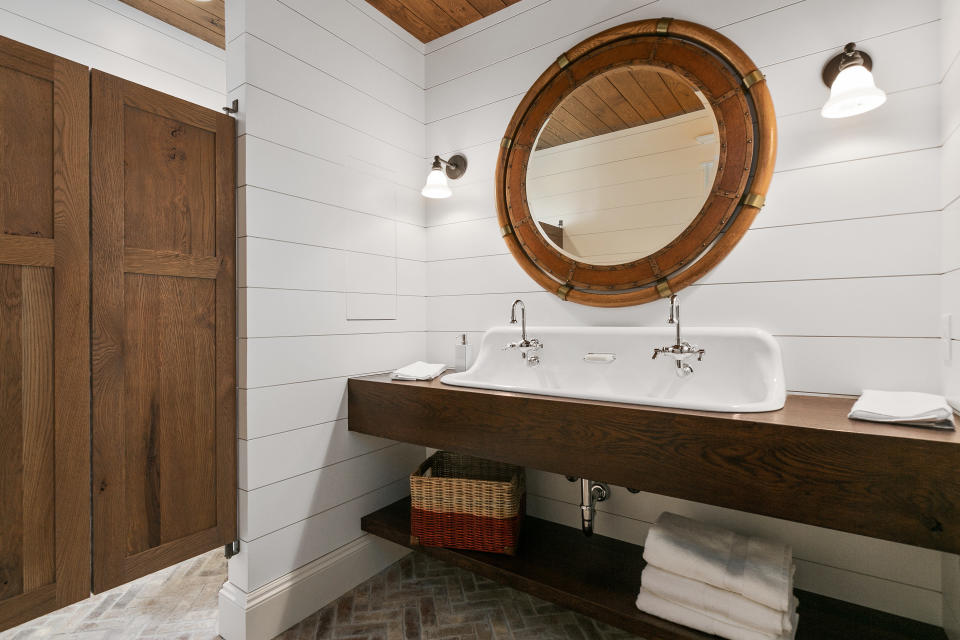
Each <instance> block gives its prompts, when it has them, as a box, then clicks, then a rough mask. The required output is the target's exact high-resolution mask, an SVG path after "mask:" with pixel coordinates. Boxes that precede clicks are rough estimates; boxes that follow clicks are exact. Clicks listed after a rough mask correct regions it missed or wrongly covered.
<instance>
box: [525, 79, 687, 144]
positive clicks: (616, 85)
mask: <svg viewBox="0 0 960 640" xmlns="http://www.w3.org/2000/svg"><path fill="white" fill-rule="evenodd" d="M700 109H703V104H702V103H701V102H700V100H699V98H697V96H696V94H694V90H693V87H691V86H690V85H689V84H687V83H686V81H684V80H681V79H680V78H679V77H677V76H675V75H674V74H672V73H670V72H669V71H663V70H658V69H656V68H654V67H620V68H618V69H613V70H611V71H607V72H606V73H603V74H601V75H599V76H597V77H595V78H592V79H591V80H589V81H588V82H586V83H584V84H583V85H581V86H580V87H577V88H576V89H575V90H574V91H573V92H572V93H571V94H570V95H569V96H567V97H566V98H564V100H563V102H562V103H561V104H560V106H558V107H557V108H556V109H555V110H554V111H553V113H551V114H550V119H549V121H548V122H547V124H546V126H544V128H543V131H541V133H540V140H539V142H538V144H537V149H548V148H550V147H553V146H556V145H560V144H566V143H569V142H575V141H577V140H583V139H585V138H590V137H593V136H597V135H602V134H605V133H612V132H614V131H620V130H621V129H628V128H630V127H636V126H639V125H642V124H650V123H652V122H657V121H660V120H664V119H665V118H672V117H674V116H678V115H681V114H684V113H692V112H694V111H699V110H700Z"/></svg>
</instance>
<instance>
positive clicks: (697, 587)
mask: <svg viewBox="0 0 960 640" xmlns="http://www.w3.org/2000/svg"><path fill="white" fill-rule="evenodd" d="M640 581H641V584H642V585H643V590H644V591H649V592H651V593H653V594H655V595H656V596H658V597H660V598H663V599H664V600H669V601H671V602H674V603H676V604H679V605H682V606H684V607H687V608H690V609H698V610H700V611H702V612H703V613H705V614H707V615H709V616H713V617H717V618H720V619H722V620H729V621H730V622H731V623H732V624H737V625H740V626H743V627H747V628H750V629H756V630H757V631H762V632H764V633H769V634H771V635H774V636H779V635H781V634H783V633H784V632H788V631H792V630H793V621H792V620H791V619H790V612H788V611H777V610H776V609H771V608H770V607H767V606H765V605H762V604H760V603H759V602H755V601H753V600H750V599H749V598H744V597H743V596H741V595H739V594H736V593H734V592H732V591H727V590H725V589H718V588H717V587H714V586H711V585H709V584H707V583H705V582H698V581H697V580H691V579H690V578H685V577H683V576H679V575H677V574H675V573H671V572H669V571H664V570H663V569H660V568H658V567H655V566H653V565H650V564H648V565H647V566H646V568H645V569H644V570H643V573H642V574H641V579H640ZM794 600H796V598H794V599H793V600H791V604H792V603H793V601H794Z"/></svg>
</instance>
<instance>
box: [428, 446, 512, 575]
mask: <svg viewBox="0 0 960 640" xmlns="http://www.w3.org/2000/svg"><path fill="white" fill-rule="evenodd" d="M525 491H526V483H525V481H524V474H523V467H517V466H514V465H511V464H503V463H500V462H493V461H491V460H484V459H482V458H474V457H471V456H465V455H461V454H458V453H450V452H449V451H438V452H436V453H435V454H433V455H432V456H430V457H429V458H427V459H426V461H424V463H423V464H421V465H420V468H419V469H417V471H416V472H415V473H413V474H412V475H411V476H410V497H411V503H412V504H411V510H410V542H411V543H412V544H420V545H423V546H425V547H452V548H454V549H471V550H473V551H488V552H492V553H505V554H507V555H511V556H512V555H514V554H515V553H516V548H517V542H518V540H519V538H520V524H521V522H522V521H523V514H524V506H525Z"/></svg>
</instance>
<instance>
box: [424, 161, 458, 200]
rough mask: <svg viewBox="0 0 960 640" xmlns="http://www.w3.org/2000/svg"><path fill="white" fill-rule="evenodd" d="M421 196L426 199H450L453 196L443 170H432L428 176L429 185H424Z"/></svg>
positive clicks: (437, 168)
mask: <svg viewBox="0 0 960 640" xmlns="http://www.w3.org/2000/svg"><path fill="white" fill-rule="evenodd" d="M420 194H421V195H423V196H424V197H426V198H449V197H450V196H451V195H452V194H453V192H452V191H450V186H449V185H448V184H447V176H446V174H445V173H444V171H443V169H442V168H440V167H435V168H433V169H431V170H430V173H428V174H427V183H426V184H425V185H423V189H421V190H420Z"/></svg>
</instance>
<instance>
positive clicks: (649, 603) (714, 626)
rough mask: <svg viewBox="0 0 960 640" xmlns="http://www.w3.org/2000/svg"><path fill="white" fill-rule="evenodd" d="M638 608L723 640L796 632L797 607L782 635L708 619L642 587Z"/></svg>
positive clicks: (789, 638)
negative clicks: (788, 627)
mask: <svg viewBox="0 0 960 640" xmlns="http://www.w3.org/2000/svg"><path fill="white" fill-rule="evenodd" d="M637 608H638V609H640V610H641V611H646V612H647V613H649V614H652V615H655V616H657V617H659V618H663V619H664V620H669V621H670V622H676V623H677V624H682V625H683V626H685V627H691V628H693V629H697V630H698V631H703V632H704V633H710V634H713V635H717V636H720V637H722V638H729V640H793V638H794V637H795V636H796V633H797V632H796V628H797V612H796V608H794V609H793V610H792V611H791V612H790V618H791V620H792V625H791V626H792V627H793V629H792V630H791V631H787V632H785V633H782V634H772V633H765V632H763V631H757V630H756V629H747V628H746V627H741V626H740V625H737V624H734V623H733V622H731V621H730V620H723V619H721V618H720V617H718V616H710V615H707V614H706V613H704V612H702V611H698V610H696V609H689V608H687V607H684V606H683V605H681V604H677V603H676V602H670V601H669V600H667V599H665V598H661V597H660V596H658V595H656V594H655V593H653V592H651V591H647V590H646V589H643V588H641V589H640V595H638V596H637Z"/></svg>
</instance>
